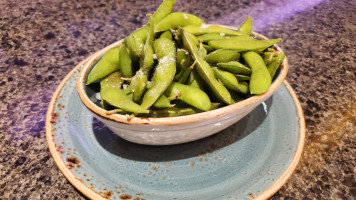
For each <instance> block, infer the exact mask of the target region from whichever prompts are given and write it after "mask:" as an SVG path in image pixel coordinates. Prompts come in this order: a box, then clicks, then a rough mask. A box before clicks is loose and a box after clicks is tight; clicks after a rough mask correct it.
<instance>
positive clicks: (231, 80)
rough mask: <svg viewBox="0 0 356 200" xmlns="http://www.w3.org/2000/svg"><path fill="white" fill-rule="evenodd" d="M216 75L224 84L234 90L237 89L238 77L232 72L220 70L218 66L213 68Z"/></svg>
mask: <svg viewBox="0 0 356 200" xmlns="http://www.w3.org/2000/svg"><path fill="white" fill-rule="evenodd" d="M212 69H213V71H214V74H215V76H216V77H217V78H218V79H219V80H220V81H221V82H222V83H223V84H224V86H225V87H226V88H227V89H229V90H233V91H237V87H238V85H239V83H238V81H237V79H236V77H235V76H234V75H233V74H231V73H230V72H227V71H223V70H220V69H218V68H216V67H213V68H212Z"/></svg>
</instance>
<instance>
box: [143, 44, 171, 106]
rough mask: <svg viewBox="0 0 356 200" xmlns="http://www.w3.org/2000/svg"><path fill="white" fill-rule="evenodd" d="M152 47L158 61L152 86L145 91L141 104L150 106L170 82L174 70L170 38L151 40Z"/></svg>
mask: <svg viewBox="0 0 356 200" xmlns="http://www.w3.org/2000/svg"><path fill="white" fill-rule="evenodd" d="M153 48H154V51H155V53H156V55H157V59H158V61H159V63H158V65H157V66H156V68H155V71H154V74H153V78H152V86H151V87H150V88H149V89H148V90H147V92H146V93H145V95H144V97H143V100H142V104H141V106H142V107H144V108H146V109H147V108H149V107H151V106H152V105H153V104H154V102H156V100H157V99H158V98H159V97H160V96H161V95H162V94H163V92H164V91H165V90H166V89H167V87H168V86H169V85H170V84H171V82H172V81H173V78H174V74H175V72H176V48H175V44H174V42H173V41H172V40H169V39H168V38H160V39H157V40H155V41H154V42H153Z"/></svg>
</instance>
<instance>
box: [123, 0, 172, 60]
mask: <svg viewBox="0 0 356 200" xmlns="http://www.w3.org/2000/svg"><path fill="white" fill-rule="evenodd" d="M175 2H176V0H164V1H163V2H162V3H161V5H160V6H159V7H158V8H157V10H156V12H155V13H153V15H152V17H151V19H152V20H153V21H155V22H156V23H158V22H160V21H161V20H162V19H163V18H165V17H166V16H167V15H169V14H170V13H171V11H172V8H173V5H174V4H175ZM147 31H148V26H147V25H146V26H144V27H141V28H139V29H137V30H135V31H134V32H132V33H131V34H130V35H129V36H127V37H126V38H125V44H126V45H127V47H128V48H129V49H130V50H131V51H132V53H133V54H134V56H136V57H140V56H141V55H142V54H143V47H144V43H145V41H146V39H147Z"/></svg>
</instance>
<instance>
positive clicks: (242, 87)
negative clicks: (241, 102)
mask: <svg viewBox="0 0 356 200" xmlns="http://www.w3.org/2000/svg"><path fill="white" fill-rule="evenodd" d="M237 89H238V90H239V92H240V93H242V94H247V93H248V92H249V91H250V90H249V88H248V83H247V82H246V81H239V85H238V86H237Z"/></svg>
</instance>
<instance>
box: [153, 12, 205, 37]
mask: <svg viewBox="0 0 356 200" xmlns="http://www.w3.org/2000/svg"><path fill="white" fill-rule="evenodd" d="M203 23H204V21H203V20H201V19H200V18H199V17H197V16H195V15H192V14H188V13H183V12H174V13H171V14H169V15H168V16H167V17H165V18H164V19H162V20H161V21H160V22H159V23H158V24H157V25H156V26H155V33H156V32H161V31H167V30H170V29H177V28H178V27H183V26H188V25H194V26H200V25H201V24H203Z"/></svg>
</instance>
